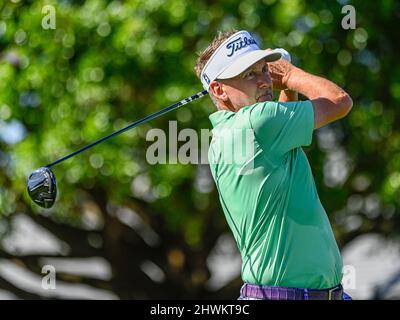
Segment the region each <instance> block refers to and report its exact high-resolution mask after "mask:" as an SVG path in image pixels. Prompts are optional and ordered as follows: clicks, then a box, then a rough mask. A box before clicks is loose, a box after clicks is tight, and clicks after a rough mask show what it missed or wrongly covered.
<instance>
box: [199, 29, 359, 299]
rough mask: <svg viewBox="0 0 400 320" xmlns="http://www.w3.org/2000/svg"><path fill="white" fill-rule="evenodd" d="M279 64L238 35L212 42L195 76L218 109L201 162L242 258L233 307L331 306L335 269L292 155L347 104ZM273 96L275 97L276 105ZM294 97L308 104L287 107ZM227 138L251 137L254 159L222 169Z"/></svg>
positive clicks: (327, 237) (299, 162)
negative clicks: (272, 303)
mask: <svg viewBox="0 0 400 320" xmlns="http://www.w3.org/2000/svg"><path fill="white" fill-rule="evenodd" d="M280 57H281V54H280V53H279V52H277V51H276V50H260V48H259V47H258V46H257V44H256V42H255V40H254V38H253V37H252V36H251V35H250V34H249V33H248V32H247V31H239V32H237V31H232V32H225V33H220V34H219V35H218V36H217V37H216V38H215V39H214V40H213V41H212V43H211V44H210V45H209V47H208V48H207V49H206V50H204V52H203V53H201V54H200V56H199V59H198V61H197V65H196V68H195V69H196V73H197V75H198V76H199V78H200V80H201V81H202V84H203V86H204V88H205V89H206V90H207V91H208V92H209V94H210V97H211V99H212V100H213V102H214V103H215V105H216V106H217V108H218V111H216V112H215V113H213V114H211V115H210V120H211V123H212V125H213V127H214V129H213V138H212V141H211V144H210V149H209V162H210V168H211V172H212V175H213V178H214V180H215V183H216V186H217V189H218V192H219V196H220V201H221V205H222V208H223V210H224V214H225V216H226V219H227V222H228V224H229V227H230V228H231V230H232V232H233V235H234V238H235V240H236V243H237V246H238V248H239V251H240V253H241V256H242V279H243V281H244V285H243V287H242V289H241V296H240V299H335V300H338V299H342V298H343V294H344V293H343V289H342V287H341V285H340V283H341V280H342V259H341V256H340V252H339V249H338V247H337V244H336V241H335V239H334V235H333V232H332V228H331V226H330V223H329V220H328V218H327V215H326V212H325V210H324V208H323V206H322V204H321V202H320V200H319V197H318V193H317V190H316V187H315V183H314V178H313V175H312V172H311V168H310V166H309V163H308V160H307V157H306V155H305V153H304V152H303V150H302V148H301V147H302V146H307V145H310V144H311V141H312V134H313V130H314V129H318V128H320V127H322V126H324V125H327V124H329V123H331V122H333V121H336V120H338V119H340V118H343V117H344V116H346V115H347V114H348V113H349V111H350V110H351V108H352V104H353V103H352V99H351V98H350V96H349V95H348V94H347V93H346V92H345V91H344V90H343V89H341V88H339V87H338V86H337V85H335V84H334V83H332V82H331V81H329V80H326V79H324V78H321V77H318V76H315V75H312V74H310V73H307V72H305V71H303V70H301V69H300V68H297V67H295V66H294V65H292V64H291V63H289V62H288V61H285V60H283V59H280ZM273 89H279V90H281V91H280V96H279V101H278V102H273V101H272V99H273V95H272V90H273ZM297 93H301V94H302V95H304V96H306V97H307V98H308V99H309V100H306V101H296V100H297ZM224 129H226V130H224ZM235 130H242V131H244V130H251V131H252V133H253V136H252V138H251V146H252V150H253V152H252V153H251V155H250V156H249V155H248V154H247V158H246V159H245V160H246V161H244V162H241V163H237V162H233V163H232V162H229V161H226V157H225V156H226V153H227V151H226V148H224V147H223V143H220V142H221V140H224V139H225V140H224V141H226V137H227V136H229V135H233V133H232V132H234V131H235ZM221 132H222V133H221ZM233 144H234V145H235V146H236V145H237V144H239V143H238V141H234V143H233ZM247 147H248V143H247ZM235 152H236V150H235ZM249 163H251V170H247V169H245V167H246V166H248V165H249Z"/></svg>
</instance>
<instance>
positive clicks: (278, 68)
mask: <svg viewBox="0 0 400 320" xmlns="http://www.w3.org/2000/svg"><path fill="white" fill-rule="evenodd" d="M293 68H294V66H293V65H292V64H291V63H290V62H288V61H286V60H284V59H279V60H277V61H274V62H268V69H269V73H270V75H271V79H272V84H273V87H274V90H286V89H288V87H287V80H288V78H289V74H290V72H291V70H292V69H293Z"/></svg>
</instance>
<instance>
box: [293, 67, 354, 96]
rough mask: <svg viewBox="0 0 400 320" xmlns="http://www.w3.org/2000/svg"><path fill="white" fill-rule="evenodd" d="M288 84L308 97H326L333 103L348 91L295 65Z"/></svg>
mask: <svg viewBox="0 0 400 320" xmlns="http://www.w3.org/2000/svg"><path fill="white" fill-rule="evenodd" d="M286 86H287V88H288V89H290V90H292V91H297V92H299V93H301V94H302V95H304V96H306V97H307V98H308V99H310V100H312V99H318V98H326V99H328V100H330V101H332V102H333V103H337V101H338V99H341V98H342V97H344V96H346V95H347V94H346V92H345V91H344V90H343V89H342V88H340V87H339V86H337V85H336V84H334V83H333V82H332V81H329V80H327V79H324V78H322V77H319V76H315V75H313V74H310V73H308V72H305V71H303V70H301V69H300V68H297V67H294V68H293V69H292V70H291V72H290V73H289V74H288V77H287V79H286Z"/></svg>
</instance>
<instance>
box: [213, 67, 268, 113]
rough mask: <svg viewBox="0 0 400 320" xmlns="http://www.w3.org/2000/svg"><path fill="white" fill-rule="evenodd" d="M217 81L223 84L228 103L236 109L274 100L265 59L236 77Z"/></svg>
mask: <svg viewBox="0 0 400 320" xmlns="http://www.w3.org/2000/svg"><path fill="white" fill-rule="evenodd" d="M217 81H219V82H221V83H222V84H223V87H224V90H225V92H226V94H227V96H228V101H226V103H228V104H229V105H230V109H234V110H235V111H237V110H239V109H240V108H242V107H244V106H249V105H252V104H254V103H257V102H264V101H272V97H273V96H272V80H271V77H270V74H269V70H268V64H267V63H266V62H265V61H264V60H261V61H258V62H257V63H255V64H253V65H252V66H251V67H250V68H248V69H247V70H246V71H244V72H242V73H241V74H240V75H238V76H236V77H234V78H231V79H224V80H217Z"/></svg>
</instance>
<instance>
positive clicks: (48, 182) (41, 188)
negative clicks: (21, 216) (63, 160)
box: [28, 167, 57, 208]
mask: <svg viewBox="0 0 400 320" xmlns="http://www.w3.org/2000/svg"><path fill="white" fill-rule="evenodd" d="M28 193H29V196H30V197H31V199H32V200H33V202H35V203H36V204H38V205H39V206H41V207H43V208H51V207H52V206H53V204H54V201H55V200H56V196H57V185H56V176H55V175H54V173H53V172H52V171H51V170H50V169H49V168H47V167H42V168H39V169H37V170H35V171H33V172H32V173H31V175H30V176H29V178H28Z"/></svg>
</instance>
